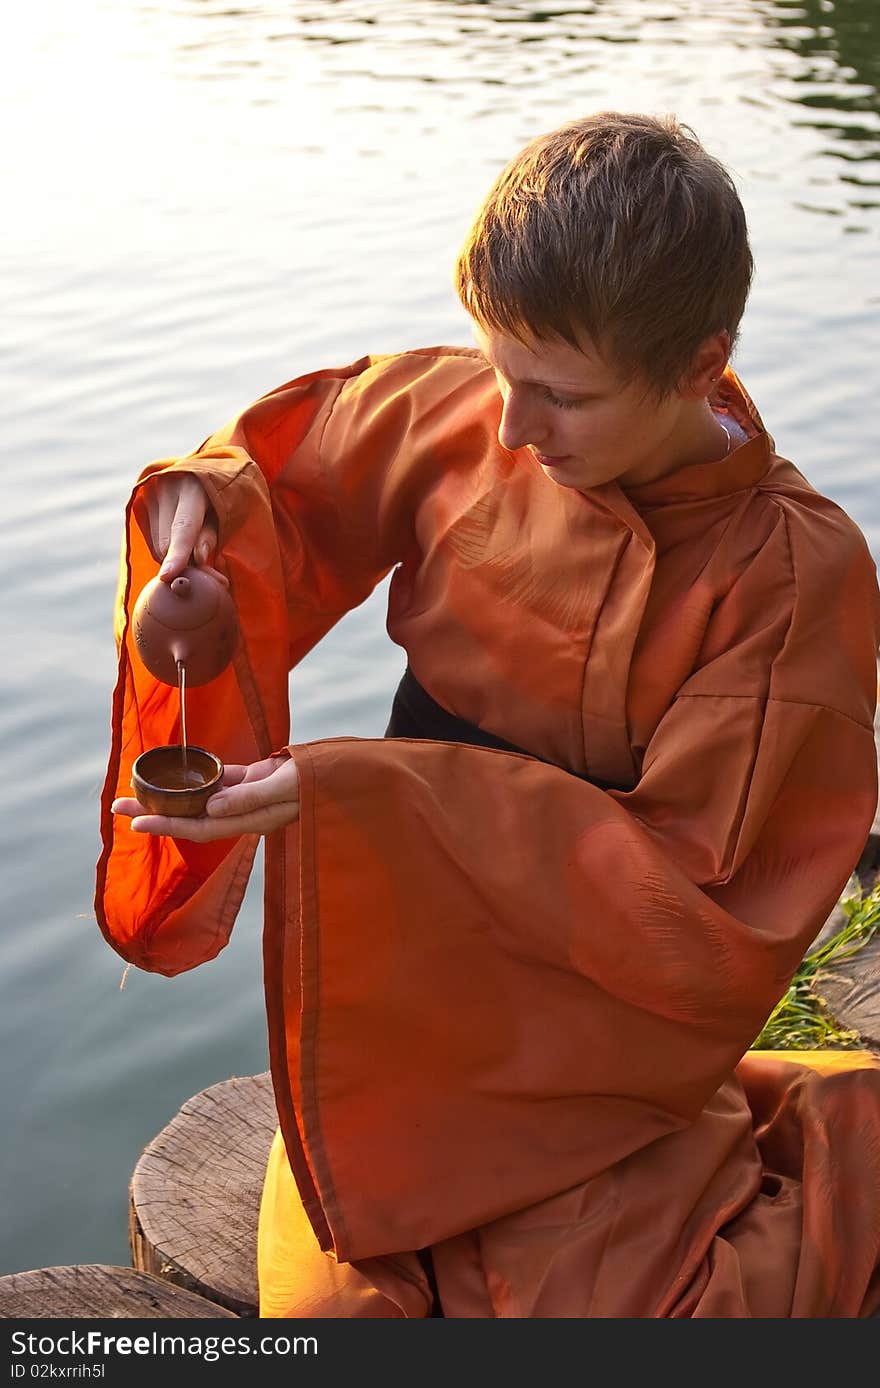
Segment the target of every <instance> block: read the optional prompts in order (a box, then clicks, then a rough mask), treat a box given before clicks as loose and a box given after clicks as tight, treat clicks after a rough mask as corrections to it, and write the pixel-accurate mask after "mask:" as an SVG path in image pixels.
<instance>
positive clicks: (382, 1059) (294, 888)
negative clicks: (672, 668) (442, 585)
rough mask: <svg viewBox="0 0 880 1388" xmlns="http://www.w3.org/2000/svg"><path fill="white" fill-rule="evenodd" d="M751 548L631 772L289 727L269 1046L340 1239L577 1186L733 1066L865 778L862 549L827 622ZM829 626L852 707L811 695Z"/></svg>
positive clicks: (870, 774)
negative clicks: (598, 780)
mask: <svg viewBox="0 0 880 1388" xmlns="http://www.w3.org/2000/svg"><path fill="white" fill-rule="evenodd" d="M769 562H770V560H769V559H768V558H766V557H765V558H764V559H762V558H761V557H760V556H759V557H758V558H757V559H756V561H755V563H754V564H753V565H752V568H751V573H750V575H749V574H747V575H746V576H745V577H744V578H743V579H742V581H741V582H740V583H739V584H737V585H735V587H734V588H733V589H732V590H731V593H730V594H729V595H728V597H727V599H726V600H725V601H724V602H722V603H721V604H720V606H719V608H718V610H717V612H716V614H715V618H714V620H713V622H712V623H711V624H710V627H709V630H708V632H707V635H706V640H705V644H704V655H705V658H704V660H703V663H702V664H701V666H700V668H699V669H698V670H697V671H696V672H695V673H694V675H693V677H692V678H691V679H690V680H689V681H688V682H687V684H686V686H685V687H684V688H683V689H682V692H681V694H680V696H679V697H678V698H677V699H676V700H675V701H674V702H673V704H672V705H671V707H670V708H669V710H668V711H667V713H666V714H665V715H664V717H663V718H662V719H661V721H660V723H659V725H658V727H657V729H656V732H655V734H654V736H653V738H652V739H651V742H650V745H649V746H648V748H647V749H646V754H645V759H644V767H643V774H642V777H641V779H640V781H639V783H638V785H637V786H636V787H635V788H634V789H633V790H631V791H629V792H626V791H607V792H606V791H603V790H600V789H599V788H597V787H595V786H592V785H590V784H588V783H585V782H583V781H581V780H579V779H578V778H576V777H574V776H571V775H569V774H567V773H566V772H564V771H562V770H559V769H557V768H555V767H553V766H548V765H545V764H543V763H538V762H536V761H534V760H533V759H531V758H529V757H525V756H519V755H516V754H512V753H508V752H502V751H495V750H489V749H485V748H475V747H470V746H465V745H461V744H446V743H437V742H424V741H418V740H409V739H391V740H385V741H371V740H357V739H330V740H327V741H323V742H313V743H309V744H305V745H294V746H293V747H292V748H291V751H292V754H293V756H294V757H295V759H296V762H297V766H298V768H299V772H300V779H301V815H300V821H299V826H298V827H297V826H290V827H289V829H288V831H287V836H288V859H293V860H294V861H296V862H298V868H297V874H298V875H297V876H296V878H295V879H294V878H293V869H291V871H290V878H289V885H288V895H287V897H286V900H287V911H286V914H283V913H280V912H279V913H274V914H271V915H270V919H269V922H268V958H269V961H270V964H271V967H270V968H269V969H268V970H267V997H268V1002H269V1022H270V1036H271V1038H272V1056H273V1074H274V1075H275V1079H276V1094H277V1096H278V1099H279V1115H280V1120H281V1125H282V1130H283V1132H284V1136H285V1141H286V1144H287V1150H288V1154H289V1157H290V1161H291V1166H292V1168H293V1170H294V1174H295V1175H296V1178H297V1183H298V1186H299V1189H300V1193H301V1195H302V1198H303V1204H304V1207H305V1209H306V1211H307V1212H308V1214H309V1217H310V1219H311V1221H312V1225H313V1228H314V1230H315V1233H316V1235H317V1237H318V1240H319V1242H320V1243H321V1246H322V1247H323V1248H325V1249H328V1250H332V1251H333V1253H334V1254H335V1256H336V1257H337V1258H339V1259H343V1260H355V1259H362V1258H369V1257H374V1256H376V1255H380V1254H391V1253H394V1252H396V1251H402V1250H406V1249H412V1248H420V1247H423V1246H425V1245H428V1244H436V1243H437V1242H439V1241H442V1240H445V1239H448V1238H451V1237H454V1236H455V1235H457V1234H459V1233H461V1232H463V1231H465V1230H469V1229H473V1228H476V1227H482V1226H485V1225H486V1224H487V1222H491V1221H494V1220H497V1219H499V1218H501V1217H503V1216H505V1215H507V1214H509V1213H511V1212H512V1211H516V1210H521V1209H525V1208H527V1207H529V1206H531V1205H533V1204H535V1203H536V1202H539V1201H542V1200H544V1199H546V1198H548V1197H549V1196H551V1195H552V1194H554V1193H557V1192H559V1191H563V1190H566V1189H569V1188H571V1187H574V1186H575V1185H577V1184H578V1183H580V1182H584V1181H587V1180H589V1179H590V1178H591V1177H592V1176H594V1175H595V1174H597V1173H599V1172H601V1171H604V1170H606V1169H608V1168H610V1167H611V1166H613V1165H614V1164H615V1163H617V1162H618V1161H620V1160H621V1159H622V1158H625V1157H626V1156H627V1155H629V1154H631V1153H633V1152H635V1151H637V1150H639V1149H641V1148H644V1147H645V1146H646V1145H647V1144H650V1143H652V1142H653V1141H654V1140H655V1139H657V1138H659V1137H662V1136H663V1135H664V1134H669V1133H672V1132H675V1131H677V1130H681V1129H685V1128H687V1127H688V1126H689V1125H691V1124H693V1123H694V1122H695V1120H696V1119H697V1117H698V1115H699V1114H700V1113H701V1111H702V1110H703V1109H704V1106H705V1105H706V1104H707V1102H708V1101H709V1100H710V1098H711V1096H712V1095H713V1094H714V1093H715V1092H716V1091H717V1090H718V1089H719V1086H720V1085H721V1084H722V1083H723V1082H724V1081H725V1079H729V1078H730V1077H731V1076H732V1073H733V1070H734V1067H735V1065H736V1064H737V1062H738V1060H739V1059H740V1057H741V1056H742V1055H743V1054H744V1052H745V1051H746V1050H747V1048H748V1047H749V1045H750V1044H751V1042H752V1041H753V1040H754V1038H755V1036H756V1035H757V1033H758V1032H759V1030H760V1027H761V1025H762V1024H763V1021H764V1020H765V1019H766V1017H767V1015H768V1013H769V1011H770V1009H771V1008H772V1006H773V1004H774V1003H775V1002H776V1000H777V999H778V998H779V996H780V995H781V993H782V992H783V991H784V989H785V987H786V986H787V983H788V981H789V980H790V978H791V975H792V973H793V972H794V969H795V968H796V966H797V964H798V962H799V961H800V959H801V957H802V956H803V953H804V951H805V949H806V948H807V947H808V945H809V944H810V942H811V941H812V939H813V937H814V936H815V934H816V933H817V931H818V930H819V928H820V927H821V925H822V923H823V922H824V920H825V918H826V917H827V915H828V913H829V911H830V910H831V908H832V906H833V905H834V903H835V901H836V900H837V899H838V897H839V894H840V892H841V891H842V889H843V887H844V885H845V884H846V882H847V880H848V877H849V875H850V873H851V872H852V870H853V867H854V866H855V864H856V862H857V860H858V858H859V856H860V854H861V852H862V850H863V848H864V845H865V842H866V839H867V834H868V830H869V827H870V825H871V821H872V817H873V814H874V810H875V807H876V803H877V764H876V757H875V750H874V740H873V729H872V716H873V711H874V706H875V702H876V694H877V686H876V678H877V675H876V661H875V653H876V639H877V629H876V620H877V617H878V604H877V588H876V577H875V575H874V573H873V565H871V564H870V563H869V560H868V558H867V557H866V556H864V555H862V556H861V557H858V558H857V560H856V567H857V571H858V577H857V579H853V591H854V596H855V598H856V600H857V603H858V606H857V607H856V608H855V609H854V610H853V615H852V617H851V620H850V627H849V630H848V631H847V632H845V633H844V634H843V636H841V635H840V633H839V631H838V630H837V629H836V628H835V629H831V625H830V624H829V622H828V621H827V620H826V619H825V618H824V617H823V609H822V608H818V607H815V606H813V605H812V604H811V603H810V602H809V601H808V600H807V599H808V593H807V590H806V588H805V586H804V585H805V584H806V582H807V580H806V577H805V576H803V575H802V577H801V586H800V587H799V588H798V590H797V595H796V599H795V602H794V605H793V606H792V605H791V604H790V603H789V605H788V606H787V608H779V606H778V604H777V602H776V600H775V596H774V593H773V590H772V589H771V588H768V583H769V581H770V579H771V577H772V575H771V573H770V572H769V569H768V564H769ZM826 576H827V575H826ZM821 587H822V585H821V583H820V584H819V588H820V590H821ZM857 589H858V591H856V590H857ZM824 611H826V612H827V605H826V608H825V609H824ZM808 637H809V638H811V640H810V639H808ZM771 649H772V650H774V651H776V652H777V654H776V656H775V657H774V656H772V655H771V654H769V652H770V651H771ZM826 654H827V655H829V656H835V657H836V658H837V660H838V673H837V675H836V678H837V680H838V681H839V682H840V683H839V688H838V692H839V694H840V696H841V702H842V703H845V705H846V709H847V711H846V712H844V711H841V709H840V708H837V707H828V706H825V705H823V704H822V703H821V702H819V701H811V700H810V695H811V693H813V691H814V689H815V685H812V684H811V669H812V668H813V666H814V658H815V660H817V661H821V660H822V658H823V657H824V656H825V655H826ZM792 661H794V662H800V664H801V671H800V679H799V680H798V677H797V670H796V669H795V668H794V666H793V665H792V664H791V662H792ZM818 678H819V680H820V684H821V685H822V687H823V688H830V687H831V685H830V684H828V683H827V680H828V677H827V674H826V672H825V671H824V668H823V670H822V671H821V672H820V674H819V676H818ZM798 687H799V688H800V691H801V694H802V696H803V697H802V698H801V699H794V698H790V697H788V695H789V691H790V690H792V689H795V688H798ZM854 714H855V715H856V716H853V715H854ZM297 855H298V858H297ZM365 1168H366V1169H368V1172H369V1176H368V1179H365V1176H364V1171H365ZM744 1170H745V1174H744V1175H743V1180H744V1181H745V1182H746V1184H747V1182H748V1181H750V1180H752V1179H753V1178H754V1172H751V1171H750V1170H749V1169H748V1167H747V1166H746V1168H744ZM741 1174H742V1173H741ZM744 1191H745V1185H744V1186H743V1189H742V1190H741V1191H739V1196H741V1197H742V1198H743V1199H745V1198H746V1195H745V1194H744ZM752 1193H753V1192H752ZM731 1198H733V1195H732V1196H731Z"/></svg>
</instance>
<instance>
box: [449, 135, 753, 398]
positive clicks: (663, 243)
mask: <svg viewBox="0 0 880 1388" xmlns="http://www.w3.org/2000/svg"><path fill="white" fill-rule="evenodd" d="M752 272H753V262H752V255H751V251H750V250H749V241H748V232H747V228H746V218H745V213H744V211H743V207H742V203H741V202H740V200H739V196H738V195H737V191H736V188H735V187H734V184H733V180H732V178H731V177H730V174H729V173H728V172H727V170H726V169H725V168H724V167H723V165H722V164H720V163H719V162H718V160H717V159H714V158H713V157H712V156H711V155H710V154H708V153H707V152H706V150H705V149H704V148H703V146H702V145H701V144H700V142H699V140H698V139H697V136H696V135H695V134H694V131H693V130H692V129H691V128H690V126H688V125H684V124H682V123H681V122H679V121H678V120H677V119H676V118H675V116H672V115H667V116H662V117H653V116H645V115H626V114H621V113H620V112H617V111H602V112H599V113H598V114H596V115H592V116H587V117H585V118H584V119H583V120H578V121H573V122H571V123H570V124H567V125H563V126H560V127H559V129H558V130H553V131H551V132H550V133H549V134H547V135H539V136H538V137H537V138H536V139H534V140H532V141H531V142H530V143H529V144H527V145H526V147H525V149H523V150H522V151H521V152H520V153H519V154H517V155H516V156H515V158H514V159H512V160H511V161H510V163H509V164H508V165H507V167H506V168H505V169H504V170H503V171H502V172H501V174H500V175H499V177H498V178H497V180H496V182H495V184H494V185H493V187H492V188H491V189H490V191H489V193H488V195H487V197H486V199H485V201H484V202H483V204H482V206H481V208H480V210H479V212H478V213H477V216H476V218H475V220H474V223H473V226H472V227H471V230H470V232H469V233H468V237H467V239H466V241H465V243H464V246H463V247H462V249H461V252H460V253H459V257H458V261H457V264H456V268H455V287H456V290H457V292H458V295H459V298H460V299H461V301H462V303H463V304H464V306H465V308H466V309H467V310H468V312H469V313H470V314H471V316H472V317H473V318H474V319H475V320H476V322H477V323H478V324H480V326H481V327H483V328H486V327H491V328H494V329H495V330H497V331H500V332H503V333H506V334H508V335H510V336H513V337H516V338H518V339H519V340H523V336H524V333H530V334H531V335H532V336H533V337H537V338H538V339H540V340H548V339H552V338H554V337H561V338H563V339H564V340H565V341H567V342H569V343H570V344H571V345H572V346H574V347H579V346H582V345H583V344H582V341H579V336H580V337H582V334H583V333H584V332H586V333H587V335H588V336H589V338H590V339H591V340H592V341H593V342H594V343H595V344H596V346H597V347H598V348H599V350H600V351H602V352H603V353H604V354H605V355H606V356H607V357H609V358H610V360H611V362H612V364H613V365H614V366H615V367H616V369H617V370H618V371H619V372H620V374H621V375H622V376H623V378H624V380H626V381H630V380H633V379H635V378H636V377H638V376H641V377H642V378H644V379H645V380H646V381H647V382H648V383H649V386H650V387H652V388H653V390H654V391H655V392H656V393H657V394H658V395H659V396H661V397H663V396H666V395H668V394H670V393H671V391H672V390H673V389H674V387H675V386H676V385H677V384H678V382H679V381H680V380H681V379H682V378H683V376H684V375H685V373H686V372H687V369H688V367H689V366H690V364H691V362H692V360H693V357H694V354H695V352H696V350H697V348H698V347H699V346H700V343H701V342H703V341H704V340H705V338H707V337H709V336H711V335H712V334H713V333H716V332H719V331H720V330H721V329H723V328H726V329H727V331H728V332H729V334H730V338H731V349H732V347H733V344H734V342H735V341H736V338H737V334H738V328H739V322H740V319H741V318H742V314H743V310H744V308H745V305H746V299H747V298H748V293H749V286H750V284H751V279H752Z"/></svg>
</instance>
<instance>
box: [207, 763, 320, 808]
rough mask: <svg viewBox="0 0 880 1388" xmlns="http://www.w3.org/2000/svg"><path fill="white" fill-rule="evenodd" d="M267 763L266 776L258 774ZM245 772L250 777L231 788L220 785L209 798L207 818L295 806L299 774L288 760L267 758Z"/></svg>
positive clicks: (294, 764)
mask: <svg viewBox="0 0 880 1388" xmlns="http://www.w3.org/2000/svg"><path fill="white" fill-rule="evenodd" d="M267 763H268V764H269V765H270V770H269V771H268V774H267V773H265V772H263V771H262V768H264V767H265V766H266V765H267ZM249 772H250V773H254V774H252V775H250V776H245V778H244V779H243V780H241V781H240V782H239V783H238V784H237V785H235V786H230V787H226V786H224V788H223V789H222V790H221V791H218V792H217V793H216V794H215V795H212V796H211V798H210V800H209V801H208V803H207V805H206V806H205V813H206V815H207V816H208V818H209V819H223V818H225V817H230V818H235V817H238V816H240V815H249V814H254V813H256V812H259V811H262V810H266V809H271V808H272V807H273V806H274V805H276V804H279V803H280V804H285V805H288V804H296V805H298V804H299V775H298V773H297V769H296V762H295V761H294V760H293V759H292V758H290V757H286V758H284V759H283V760H280V759H278V758H273V757H269V758H267V761H266V762H257V763H255V765H254V766H252V767H250V768H249Z"/></svg>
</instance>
